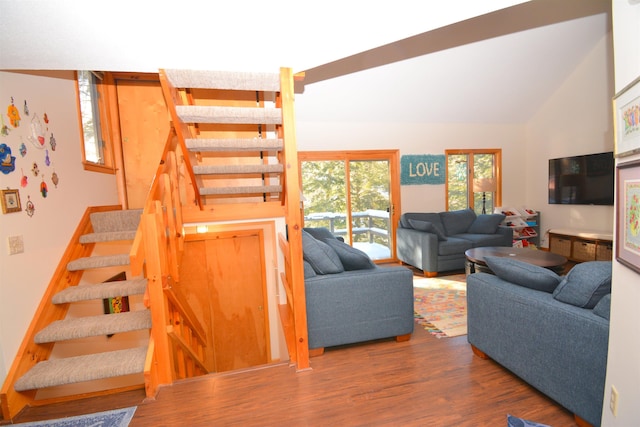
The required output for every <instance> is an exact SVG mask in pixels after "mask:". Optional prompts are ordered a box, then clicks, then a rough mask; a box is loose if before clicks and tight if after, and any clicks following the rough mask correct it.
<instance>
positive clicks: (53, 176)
mask: <svg viewBox="0 0 640 427" xmlns="http://www.w3.org/2000/svg"><path fill="white" fill-rule="evenodd" d="M51 182H53V185H54V186H55V187H56V188H58V182H60V178H58V174H57V173H56V170H55V169H54V170H53V173H52V174H51Z"/></svg>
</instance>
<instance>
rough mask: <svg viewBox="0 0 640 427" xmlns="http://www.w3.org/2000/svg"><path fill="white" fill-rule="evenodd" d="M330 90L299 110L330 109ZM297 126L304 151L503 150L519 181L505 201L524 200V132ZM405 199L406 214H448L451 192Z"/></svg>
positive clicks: (305, 98)
mask: <svg viewBox="0 0 640 427" xmlns="http://www.w3.org/2000/svg"><path fill="white" fill-rule="evenodd" d="M325 83H326V82H325ZM327 86H328V84H327V85H325V87H323V88H322V90H312V89H313V88H310V87H309V88H307V90H305V93H304V94H303V95H297V96H296V109H297V110H301V109H304V108H305V105H306V103H307V102H309V103H325V105H327V106H330V105H331V102H333V100H334V99H335V98H334V97H333V96H332V91H331V90H330V88H329V87H327ZM327 108H329V107H327ZM301 115H302V114H301ZM296 126H297V128H296V132H297V142H298V149H299V150H300V151H327V150H345V149H353V150H371V149H399V150H400V155H401V156H402V155H405V154H442V155H443V154H444V150H445V149H455V148H465V149H470V148H502V149H503V159H502V162H503V173H504V175H505V176H509V177H514V179H509V180H508V182H507V181H506V180H505V182H504V187H503V194H504V196H503V200H519V199H520V198H521V193H522V191H521V188H522V186H523V185H524V182H525V177H524V175H523V174H522V173H521V160H520V152H521V151H520V149H521V148H520V147H522V146H524V144H525V139H524V126H520V125H500V124H495V125H483V124H455V125H454V124H426V123H398V122H391V123H388V122H371V123H363V122H360V123H350V122H330V123H327V122H308V121H307V122H303V121H297V123H296ZM442 173H443V174H444V171H442ZM401 199H402V200H401V203H402V206H401V211H402V212H403V213H404V212H437V211H441V210H444V209H445V186H444V184H441V185H403V186H402V187H401ZM522 202H524V199H522Z"/></svg>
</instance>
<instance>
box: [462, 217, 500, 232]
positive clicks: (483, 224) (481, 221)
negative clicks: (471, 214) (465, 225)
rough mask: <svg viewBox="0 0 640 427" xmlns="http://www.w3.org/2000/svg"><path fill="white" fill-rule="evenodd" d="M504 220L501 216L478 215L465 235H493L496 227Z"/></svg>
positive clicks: (496, 229)
mask: <svg viewBox="0 0 640 427" xmlns="http://www.w3.org/2000/svg"><path fill="white" fill-rule="evenodd" d="M505 218H506V216H505V215H503V214H480V215H478V216H477V217H476V219H474V220H473V222H472V223H471V227H469V231H467V233H471V234H495V233H496V231H498V226H499V225H500V223H501V222H502V221H504V219H505Z"/></svg>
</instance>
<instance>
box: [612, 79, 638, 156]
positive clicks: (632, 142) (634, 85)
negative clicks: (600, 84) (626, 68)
mask: <svg viewBox="0 0 640 427" xmlns="http://www.w3.org/2000/svg"><path fill="white" fill-rule="evenodd" d="M613 114H614V117H613V119H614V129H615V130H614V132H615V138H614V141H615V151H614V154H615V156H616V157H625V156H630V155H632V154H637V153H640V77H638V78H636V79H635V80H634V81H632V82H631V83H630V84H629V85H627V86H626V87H625V88H624V89H622V90H621V91H620V92H618V93H617V94H616V95H615V97H614V98H613Z"/></svg>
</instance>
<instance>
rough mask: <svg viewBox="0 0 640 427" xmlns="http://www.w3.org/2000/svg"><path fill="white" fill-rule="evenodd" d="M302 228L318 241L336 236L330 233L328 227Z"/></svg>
mask: <svg viewBox="0 0 640 427" xmlns="http://www.w3.org/2000/svg"><path fill="white" fill-rule="evenodd" d="M303 230H304V231H306V232H307V233H309V234H311V235H312V236H313V237H314V238H315V239H316V240H320V241H323V240H324V239H335V238H336V236H334V235H333V234H331V231H329V229H328V228H325V227H315V228H314V227H305V228H304V229H303Z"/></svg>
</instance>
